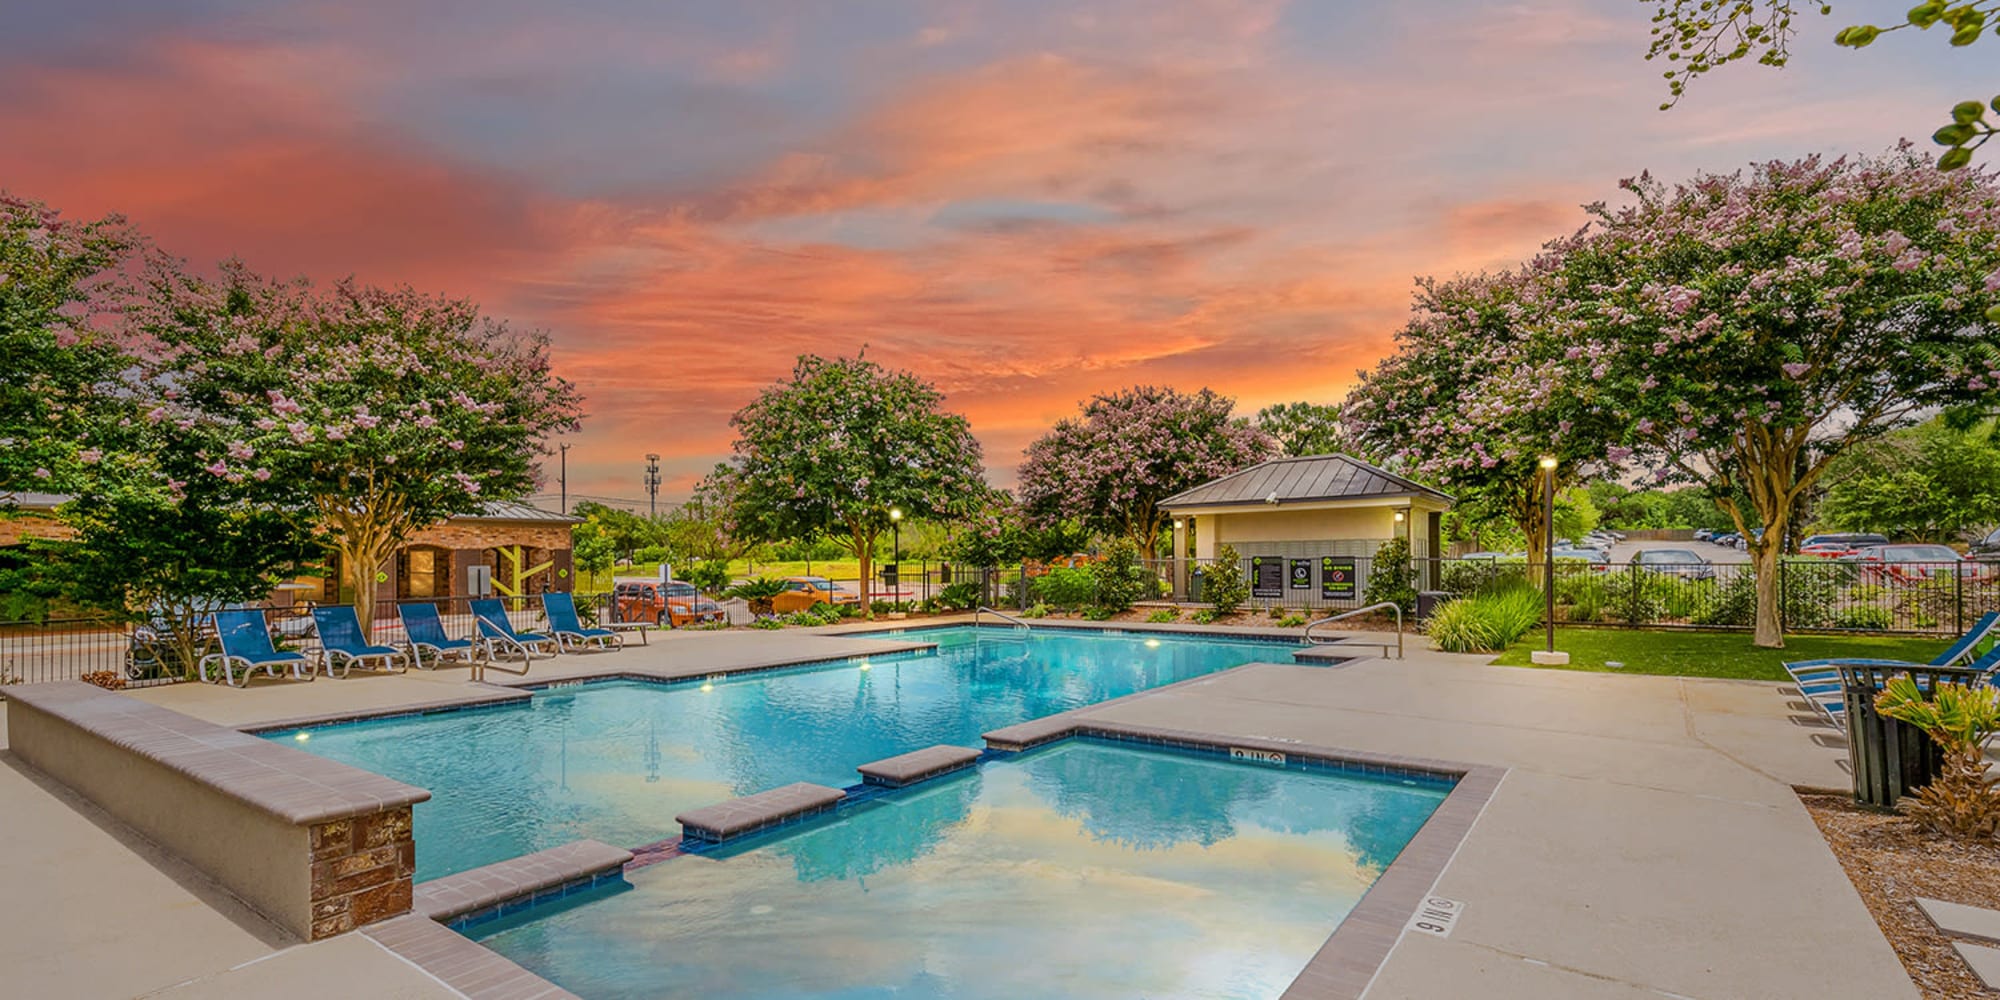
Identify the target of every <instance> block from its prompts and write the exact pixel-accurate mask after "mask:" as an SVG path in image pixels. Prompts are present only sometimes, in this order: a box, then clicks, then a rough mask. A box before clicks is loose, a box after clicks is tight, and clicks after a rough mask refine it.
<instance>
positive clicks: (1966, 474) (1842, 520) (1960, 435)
mask: <svg viewBox="0 0 2000 1000" xmlns="http://www.w3.org/2000/svg"><path fill="white" fill-rule="evenodd" d="M1823 485H1824V491H1823V493H1822V495H1821V499H1820V500H1819V503H1818V505H1817V507H1816V520H1817V523H1819V524H1821V525H1824V526H1825V527H1827V528H1831V529H1834V530H1837V531H1875V532H1881V533H1883V534H1885V535H1888V536H1889V537H1890V538H1894V539H1897V540H1901V541H1920V542H1954V541H1960V540H1962V539H1965V538H1966V537H1967V536H1968V535H1983V534H1985V533H1986V532H1987V531H1988V530H1990V529H1991V528H1992V527H1993V526H1994V525H1996V524H2000V446H1996V444H1995V442H1994V438H1993V429H1992V427H1991V426H1990V425H1984V426H1978V427H1973V428H1964V429H1961V428H1956V427H1952V426H1950V425H1949V424H1947V423H1946V422H1945V421H1944V420H1943V419H1937V420H1932V421H1929V422H1926V423H1924V424H1920V425H1918V426H1916V427H1911V428H1907V429H1904V430H1900V431H1895V432H1892V433H1889V434H1885V435H1883V436H1882V437H1880V438H1877V439H1875V440H1873V441H1869V442H1866V443H1864V444H1861V445H1859V446H1857V447H1855V448H1853V449H1851V450H1849V451H1848V453H1847V454H1845V455H1842V456H1841V457H1840V458H1838V459H1835V460H1834V462H1833V463H1832V464H1831V465H1830V466H1829V467H1828V468H1827V471H1826V474H1825V476H1824V477H1823Z"/></svg>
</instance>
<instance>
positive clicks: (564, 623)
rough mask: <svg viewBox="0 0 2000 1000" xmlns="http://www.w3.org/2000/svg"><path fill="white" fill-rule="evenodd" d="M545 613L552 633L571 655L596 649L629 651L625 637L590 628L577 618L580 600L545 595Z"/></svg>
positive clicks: (543, 607) (562, 595)
mask: <svg viewBox="0 0 2000 1000" xmlns="http://www.w3.org/2000/svg"><path fill="white" fill-rule="evenodd" d="M542 613H543V614H544V615H545V616H547V618H548V620H549V632H550V634H552V635H554V636H555V637H556V643H557V644H558V645H559V646H561V647H562V648H563V649H566V650H569V651H571V652H581V651H582V650H584V649H585V648H588V647H591V646H593V645H594V646H595V647H596V648H597V649H598V650H599V651H603V650H612V649H623V648H625V636H624V635H622V634H620V633H618V632H615V631H613V630H611V629H608V628H586V627H584V624H583V618H582V617H581V616H580V615H578V614H577V611H576V598H575V597H573V596H571V595H569V594H566V593H563V592H560V591H550V592H549V593H546V594H543V595H542Z"/></svg>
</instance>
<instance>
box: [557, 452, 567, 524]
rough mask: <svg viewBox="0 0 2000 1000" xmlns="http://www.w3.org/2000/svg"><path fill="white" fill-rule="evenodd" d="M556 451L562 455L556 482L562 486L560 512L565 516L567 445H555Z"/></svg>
mask: <svg viewBox="0 0 2000 1000" xmlns="http://www.w3.org/2000/svg"><path fill="white" fill-rule="evenodd" d="M556 449H557V450H558V451H560V452H561V453H562V469H561V471H560V472H557V473H556V482H559V483H561V484H562V512H563V513H564V514H567V513H569V444H568V443H563V444H559V445H556Z"/></svg>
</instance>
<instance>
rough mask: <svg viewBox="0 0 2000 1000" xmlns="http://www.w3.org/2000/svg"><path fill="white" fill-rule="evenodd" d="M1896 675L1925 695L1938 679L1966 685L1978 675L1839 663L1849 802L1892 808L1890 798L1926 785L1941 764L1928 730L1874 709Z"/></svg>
mask: <svg viewBox="0 0 2000 1000" xmlns="http://www.w3.org/2000/svg"><path fill="white" fill-rule="evenodd" d="M1902 673H1907V674H1909V675H1910V676H1911V679H1913V680H1915V681H1916V682H1917V686H1918V687H1919V688H1920V689H1922V690H1923V692H1924V694H1925V695H1926V696H1928V695H1930V693H1931V691H1932V690H1934V689H1935V688H1936V686H1937V685H1938V684H1940V683H1945V682H1951V683H1957V684H1966V685H1972V684H1977V683H1982V682H1983V681H1982V678H1983V677H1984V675H1983V674H1982V673H1981V672H1980V671H1977V670H1967V669H1964V668H1962V667H1916V668H1910V667H1883V666H1867V665H1858V664H1843V665H1842V666H1841V668H1840V686H1841V692H1842V696H1843V698H1844V700H1845V702H1846V712H1845V713H1844V714H1845V716H1846V722H1847V762H1848V765H1849V770H1850V771H1852V772H1853V774H1854V801H1856V802H1858V803H1860V804H1862V805H1865V806H1873V807H1875V808H1878V809H1893V808H1895V806H1896V800H1898V799H1900V798H1902V797H1903V796H1905V795H1908V794H1910V793H1911V792H1914V791H1916V790H1917V789H1919V788H1922V787H1924V786H1925V785H1928V784H1930V783H1931V781H1932V779H1935V778H1936V777H1937V776H1938V772H1939V771H1941V770H1942V769H1943V765H1944V751H1943V750H1942V749H1941V748H1939V747H1938V745H1937V743H1936V742H1935V741H1933V740H1932V739H1931V738H1930V736H1929V734H1927V733H1925V732H1924V731H1923V730H1921V729H1918V728H1917V727H1916V726H1912V725H1910V724H1909V723H1906V722H1902V721H1900V720H1897V719H1892V718H1889V717H1888V716H1885V715H1883V714H1881V713H1880V712H1877V711H1876V710H1875V695H1876V693H1877V692H1879V691H1881V690H1882V685H1884V684H1886V683H1887V682H1888V680H1889V678H1891V677H1893V676H1895V675H1897V674H1902Z"/></svg>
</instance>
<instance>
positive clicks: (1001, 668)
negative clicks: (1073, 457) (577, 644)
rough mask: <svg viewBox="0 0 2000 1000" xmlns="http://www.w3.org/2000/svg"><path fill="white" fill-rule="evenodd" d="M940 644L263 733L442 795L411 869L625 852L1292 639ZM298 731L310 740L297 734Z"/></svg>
mask: <svg viewBox="0 0 2000 1000" xmlns="http://www.w3.org/2000/svg"><path fill="white" fill-rule="evenodd" d="M921 635H922V637H923V638H925V639H927V640H932V641H935V642H937V643H938V649H937V651H936V652H935V653H927V654H922V655H902V656H896V657H888V658H879V659H875V660H856V661H852V662H842V663H836V664H828V665H822V666H818V667H813V668H809V669H798V670H785V671H772V672H762V673H753V674H745V675H740V676H738V677H736V678H734V679H728V678H724V679H718V680H715V681H712V682H695V683H683V684H657V683H648V682H643V681H606V682H594V683H588V684H576V685H570V686H567V687H562V688H556V689H551V690H546V691H541V692H537V693H536V695H535V696H534V698H533V699H531V700H530V701H528V702H527V703H517V704H514V705H508V706H501V707H495V708H480V709H467V710H463V711H453V712H443V713H438V714H433V715H424V716H405V717H402V718H390V719H382V720H376V721H364V722H354V723H343V724H339V725H332V726H323V727H318V728H314V729H309V730H300V731H291V730H286V731H281V732H275V733H267V734H265V735H266V736H267V737H268V738H271V739H274V740H286V741H294V742H293V745H294V746H297V747H299V748H300V749H303V750H307V751H310V752H312V753H316V754H320V755H322V756H326V757H330V758H333V759H335V760H338V761H342V762H344V763H347V764H352V765H354V766H356V767H360V768H363V769H365V770H369V771H373V772H375V773H377V774H384V775H388V776H389V777H392V778H395V779H397V780H400V781H405V782H408V783H410V784H412V785H416V786H418V787H420V788H427V789H429V790H430V791H431V800H430V801H429V802H426V803H422V804H419V805H418V806H417V807H416V842H417V878H418V879H419V880H420V881H421V880H425V879H432V878H437V877H439V876H441V875H449V874H451V873H453V872H459V871H464V870H465V869H468V868H475V867H478V866H480V865H484V864H490V863H492V862H495V861H503V860H506V859H508V858H512V857H517V856H519V855H522V854H526V853H529V852H532V851H538V850H542V849H545V848H549V847H554V846H557V845H559V844H564V843H568V842H569V841H572V840H576V839H578V838H583V837H590V838H594V839H597V840H601V841H604V842H606V843H609V844H614V845H617V846H620V847H636V846H639V845H641V844H648V843H653V842H655V841H659V840H662V839H665V838H668V837H671V836H673V835H675V834H677V833H678V832H679V828H678V826H677V825H676V824H675V823H674V816H675V815H676V814H678V813H682V812H685V811H687V810H689V809H694V808H698V807H700V806H704V805H709V804H712V803H715V802H720V801H723V800H725V799H728V798H732V797H734V796H738V795H747V794H750V793H753V792H760V791H764V790H766V789H769V788H775V787H777V786H779V785H785V784H789V783H791V782H795V781H810V782H814V783H817V784H823V785H831V786H833V787H836V788H840V787H845V786H848V785H851V784H854V783H855V782H856V781H858V780H859V775H857V774H856V773H855V771H854V768H855V767H857V766H859V765H861V764H866V763H868V762H870V761H875V760H880V759H882V758H884V757H892V756H894V755H896V754H899V753H905V752H908V751H911V750H920V749H922V748H924V747H928V746H935V745H937V744H940V743H948V744H956V745H961V746H978V745H980V734H982V733H985V732H987V731H990V730H993V729H997V728H1000V727H1003V726H1009V725H1013V724H1014V723H1017V722H1023V721H1026V720H1029V719H1034V718H1039V717H1042V716H1045V715H1050V714H1054V713H1056V712H1062V711H1067V710H1069V709H1073V708H1080V707H1082V706H1085V705H1090V704H1094V703H1096V702H1101V701H1105V700H1107V699H1110V698H1117V697H1120V696H1122V695H1127V694H1131V693H1133V692H1136V691H1143V690H1146V689H1148V688H1153V687H1158V686H1160V685H1163V684H1171V683H1173V682H1175V681H1180V680H1185V679H1187V678H1190V677H1198V676H1201V675H1203V674H1208V673H1213V672H1215V671H1217V670H1222V669H1226V668H1228V667H1233V666H1237V665H1240V664H1243V663H1249V662H1253V661H1257V660H1265V661H1270V660H1279V661H1282V660H1287V659H1289V647H1288V646H1286V645H1284V644H1274V643H1271V642H1258V641H1250V640H1236V639H1227V638H1211V637H1199V636H1191V637H1172V636H1158V635H1141V634H1118V633H1102V632H1088V633H1077V632H1056V631H1054V630H1047V631H1043V630H1035V631H1031V632H1029V631H1024V630H1019V629H990V628H989V629H975V628H971V627H959V628H951V629H937V630H930V631H925V632H923V633H921ZM301 736H303V737H304V739H300V737H301Z"/></svg>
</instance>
